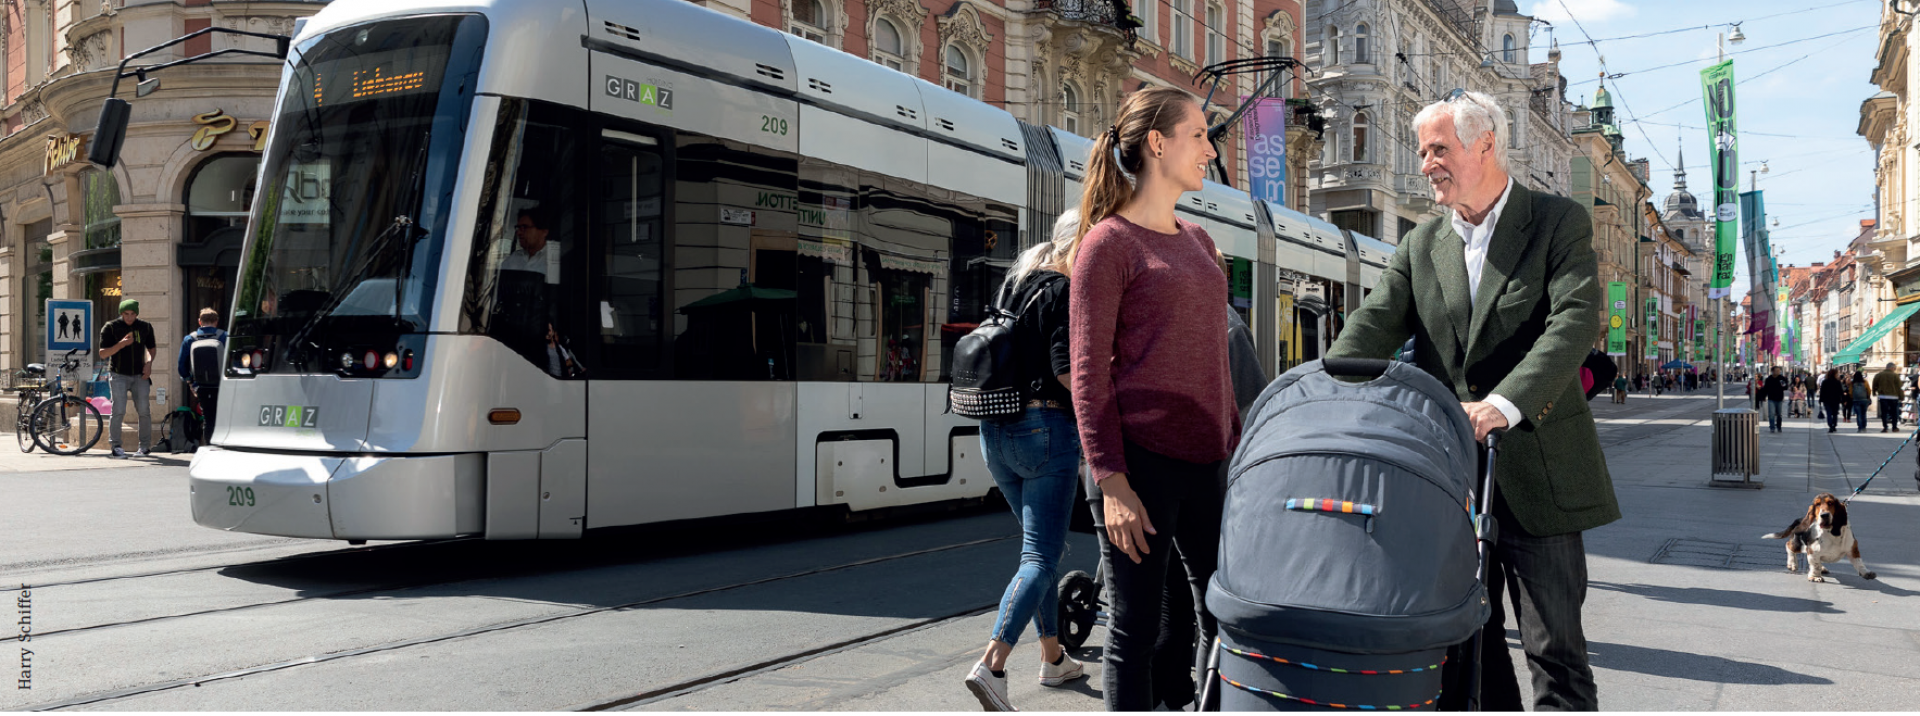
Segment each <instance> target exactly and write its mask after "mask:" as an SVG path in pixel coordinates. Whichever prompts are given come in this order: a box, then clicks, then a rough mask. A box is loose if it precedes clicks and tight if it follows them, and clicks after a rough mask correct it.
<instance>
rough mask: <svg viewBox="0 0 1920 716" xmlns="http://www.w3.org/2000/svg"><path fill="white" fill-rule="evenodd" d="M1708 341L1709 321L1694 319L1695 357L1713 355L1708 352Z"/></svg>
mask: <svg viewBox="0 0 1920 716" xmlns="http://www.w3.org/2000/svg"><path fill="white" fill-rule="evenodd" d="M1706 341H1707V319H1705V318H1695V319H1693V354H1694V355H1696V356H1705V355H1712V354H1710V353H1708V352H1707V350H1708V349H1707V342H1706Z"/></svg>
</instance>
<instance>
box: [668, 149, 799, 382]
mask: <svg viewBox="0 0 1920 716" xmlns="http://www.w3.org/2000/svg"><path fill="white" fill-rule="evenodd" d="M798 170H799V164H798V162H797V161H796V160H795V159H794V158H793V157H792V156H791V155H786V154H781V153H777V152H773V151H770V150H765V149H760V148H757V147H753V146H751V145H747V144H744V143H740V142H734V141H730V140H723V139H715V138H712V137H705V136H701V135H697V134H692V133H689V132H681V133H680V134H679V137H678V141H677V146H676V147H675V150H674V174H675V177H674V179H675V181H674V196H673V204H674V217H673V256H672V259H671V261H672V268H673V280H672V282H671V285H672V291H673V293H672V295H673V305H674V315H673V322H674V323H673V325H674V338H673V372H674V377H676V378H680V379H683V380H793V378H794V342H795V340H794V339H795V321H794V313H795V308H796V305H795V291H794V289H795V283H794V279H795V276H794V274H795V271H796V269H797V266H796V260H797V258H798V256H797V253H798V248H799V245H798V243H799V242H798V236H799V235H798V231H797V230H798V222H799V212H798V206H799V198H798V196H797V194H796V192H797V189H798V186H797V184H798Z"/></svg>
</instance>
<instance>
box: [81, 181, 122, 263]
mask: <svg viewBox="0 0 1920 716" xmlns="http://www.w3.org/2000/svg"><path fill="white" fill-rule="evenodd" d="M80 192H81V196H83V197H85V201H86V206H85V212H86V213H85V220H86V222H87V223H86V236H87V248H89V249H106V248H112V247H115V246H119V245H120V216H119V215H117V214H115V213H113V207H114V205H115V204H119V203H120V182H119V181H116V180H115V179H114V178H113V174H112V173H111V172H108V171H105V170H102V169H88V170H86V171H83V172H81V173H80Z"/></svg>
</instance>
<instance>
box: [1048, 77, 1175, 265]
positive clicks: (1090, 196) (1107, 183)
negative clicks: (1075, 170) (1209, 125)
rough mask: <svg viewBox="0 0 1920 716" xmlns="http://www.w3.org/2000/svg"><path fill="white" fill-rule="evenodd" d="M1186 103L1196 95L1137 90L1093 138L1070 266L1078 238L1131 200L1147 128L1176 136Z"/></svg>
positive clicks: (1158, 89)
mask: <svg viewBox="0 0 1920 716" xmlns="http://www.w3.org/2000/svg"><path fill="white" fill-rule="evenodd" d="M1182 104H1188V105H1191V104H1193V97H1191V96H1189V95H1187V93H1185V92H1182V91H1180V90H1177V89H1174V88H1172V87H1149V88H1146V89H1142V90H1139V91H1137V92H1134V93H1133V94H1130V95H1127V99H1126V101H1124V102H1121V103H1120V114H1119V118H1118V120H1117V121H1115V122H1114V124H1113V125H1112V126H1109V127H1107V131H1105V132H1101V133H1100V134H1099V136H1096V137H1094V138H1093V150H1092V156H1089V157H1087V175H1086V182H1085V185H1084V187H1083V188H1082V189H1081V191H1080V231H1079V233H1078V235H1076V236H1074V238H1073V246H1072V248H1071V249H1069V250H1068V252H1067V256H1066V261H1065V262H1064V263H1065V264H1066V265H1067V266H1068V267H1069V268H1071V267H1072V266H1073V263H1074V261H1076V260H1078V259H1079V257H1080V242H1081V241H1082V240H1084V239H1085V238H1086V237H1087V232H1088V231H1091V230H1093V227H1094V225H1095V224H1098V223H1100V222H1101V221H1104V220H1106V218H1107V217H1109V216H1113V215H1114V214H1117V213H1119V212H1120V209H1121V208H1123V207H1125V206H1126V205H1127V203H1128V202H1131V201H1133V187H1134V183H1133V179H1132V176H1138V175H1139V174H1140V172H1141V170H1143V169H1145V168H1146V153H1147V152H1146V145H1147V136H1148V133H1149V132H1152V131H1155V130H1158V131H1159V132H1160V134H1161V135H1162V136H1166V137H1172V136H1173V129H1174V126H1175V125H1177V124H1179V123H1180V121H1181V120H1182V119H1184V118H1186V111H1185V109H1184V108H1183V107H1182V106H1180V105H1182ZM1068 275H1071V274H1068Z"/></svg>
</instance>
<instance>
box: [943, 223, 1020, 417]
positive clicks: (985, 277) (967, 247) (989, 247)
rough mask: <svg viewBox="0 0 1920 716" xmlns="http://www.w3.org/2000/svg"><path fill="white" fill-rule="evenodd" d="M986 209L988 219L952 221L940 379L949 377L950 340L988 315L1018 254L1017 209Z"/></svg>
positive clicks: (971, 329)
mask: <svg viewBox="0 0 1920 716" xmlns="http://www.w3.org/2000/svg"><path fill="white" fill-rule="evenodd" d="M983 206H984V205H983ZM967 208H968V209H973V208H975V207H972V206H969V207H967ZM986 211H987V212H988V216H989V218H985V219H982V218H978V217H975V216H967V217H964V218H961V219H959V220H957V221H955V222H954V223H953V231H954V234H953V262H952V266H951V269H950V270H949V279H948V281H949V283H950V284H951V285H952V287H953V290H952V295H951V296H949V298H948V301H947V306H946V307H945V309H944V310H943V311H942V312H941V314H942V315H945V316H946V321H945V322H944V323H942V324H940V363H939V365H940V374H939V379H940V380H942V381H947V380H952V372H953V347H954V345H955V344H957V343H958V342H959V340H960V338H961V337H962V336H965V335H967V334H968V333H969V332H972V331H973V329H974V328H977V327H979V325H980V321H981V320H982V319H984V318H986V308H987V304H988V303H989V302H991V301H992V300H993V297H994V295H995V294H996V293H998V292H999V290H1000V283H1001V282H1002V281H1004V280H1006V276H1007V270H1008V269H1009V268H1010V267H1012V266H1013V261H1014V259H1015V258H1017V254H1018V252H1017V251H1016V249H1017V248H1018V246H1017V244H1018V243H1019V241H1018V238H1019V233H1018V232H1019V229H1018V225H1017V224H1016V223H1015V218H1016V217H1017V216H1018V214H1017V213H1016V211H1015V210H1014V209H1013V208H1012V207H1004V206H996V207H991V208H987V209H986Z"/></svg>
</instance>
